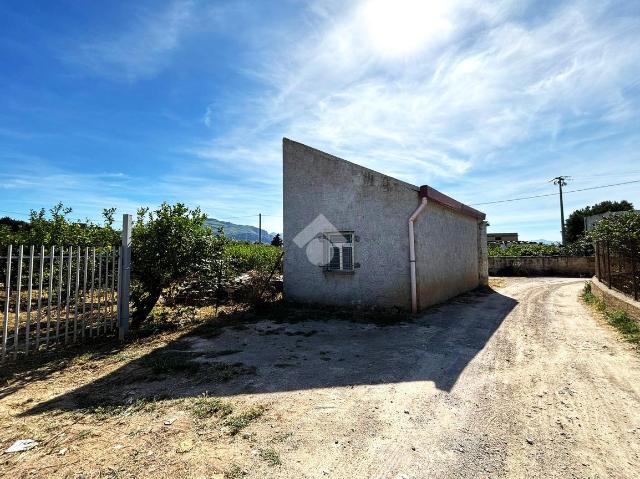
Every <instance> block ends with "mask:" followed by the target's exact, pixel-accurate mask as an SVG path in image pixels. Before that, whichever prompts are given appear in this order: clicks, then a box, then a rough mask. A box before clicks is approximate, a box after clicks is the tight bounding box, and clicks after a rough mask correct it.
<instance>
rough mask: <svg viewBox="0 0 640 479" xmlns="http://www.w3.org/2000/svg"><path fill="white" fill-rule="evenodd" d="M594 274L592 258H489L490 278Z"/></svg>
mask: <svg viewBox="0 0 640 479" xmlns="http://www.w3.org/2000/svg"><path fill="white" fill-rule="evenodd" d="M594 273H595V258H594V257H593V256H489V274H490V275H492V276H509V275H517V276H529V275H531V276H536V275H548V276H579V277H591V276H593V274H594Z"/></svg>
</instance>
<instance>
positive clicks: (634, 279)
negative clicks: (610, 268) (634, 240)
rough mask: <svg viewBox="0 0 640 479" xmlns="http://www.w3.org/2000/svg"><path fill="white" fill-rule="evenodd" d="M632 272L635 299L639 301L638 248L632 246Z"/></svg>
mask: <svg viewBox="0 0 640 479" xmlns="http://www.w3.org/2000/svg"><path fill="white" fill-rule="evenodd" d="M631 248H632V249H631V274H632V279H633V299H634V300H635V301H638V277H637V273H636V250H635V248H633V246H632V247H631Z"/></svg>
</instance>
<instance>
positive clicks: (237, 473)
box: [224, 464, 244, 479]
mask: <svg viewBox="0 0 640 479" xmlns="http://www.w3.org/2000/svg"><path fill="white" fill-rule="evenodd" d="M242 476H244V472H243V471H242V468H241V467H240V466H238V465H237V464H234V465H232V466H231V467H230V468H229V469H228V470H227V471H225V473H224V479H240V478H241V477H242Z"/></svg>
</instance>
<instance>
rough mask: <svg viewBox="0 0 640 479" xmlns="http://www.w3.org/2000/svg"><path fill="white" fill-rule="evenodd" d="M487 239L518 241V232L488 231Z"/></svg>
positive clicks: (492, 240) (490, 241)
mask: <svg viewBox="0 0 640 479" xmlns="http://www.w3.org/2000/svg"><path fill="white" fill-rule="evenodd" d="M487 241H488V242H489V243H495V242H496V241H507V242H511V241H518V233H487Z"/></svg>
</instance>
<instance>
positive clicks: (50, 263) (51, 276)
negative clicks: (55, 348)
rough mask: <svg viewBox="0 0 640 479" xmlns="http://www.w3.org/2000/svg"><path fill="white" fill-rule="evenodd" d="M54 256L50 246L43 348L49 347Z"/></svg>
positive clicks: (54, 253) (54, 251) (54, 249)
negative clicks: (45, 328) (45, 331)
mask: <svg viewBox="0 0 640 479" xmlns="http://www.w3.org/2000/svg"><path fill="white" fill-rule="evenodd" d="M55 257H56V247H55V246H52V247H51V251H49V294H48V296H47V334H46V339H45V346H44V347H45V349H49V337H50V335H51V299H52V298H53V264H54V262H55Z"/></svg>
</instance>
